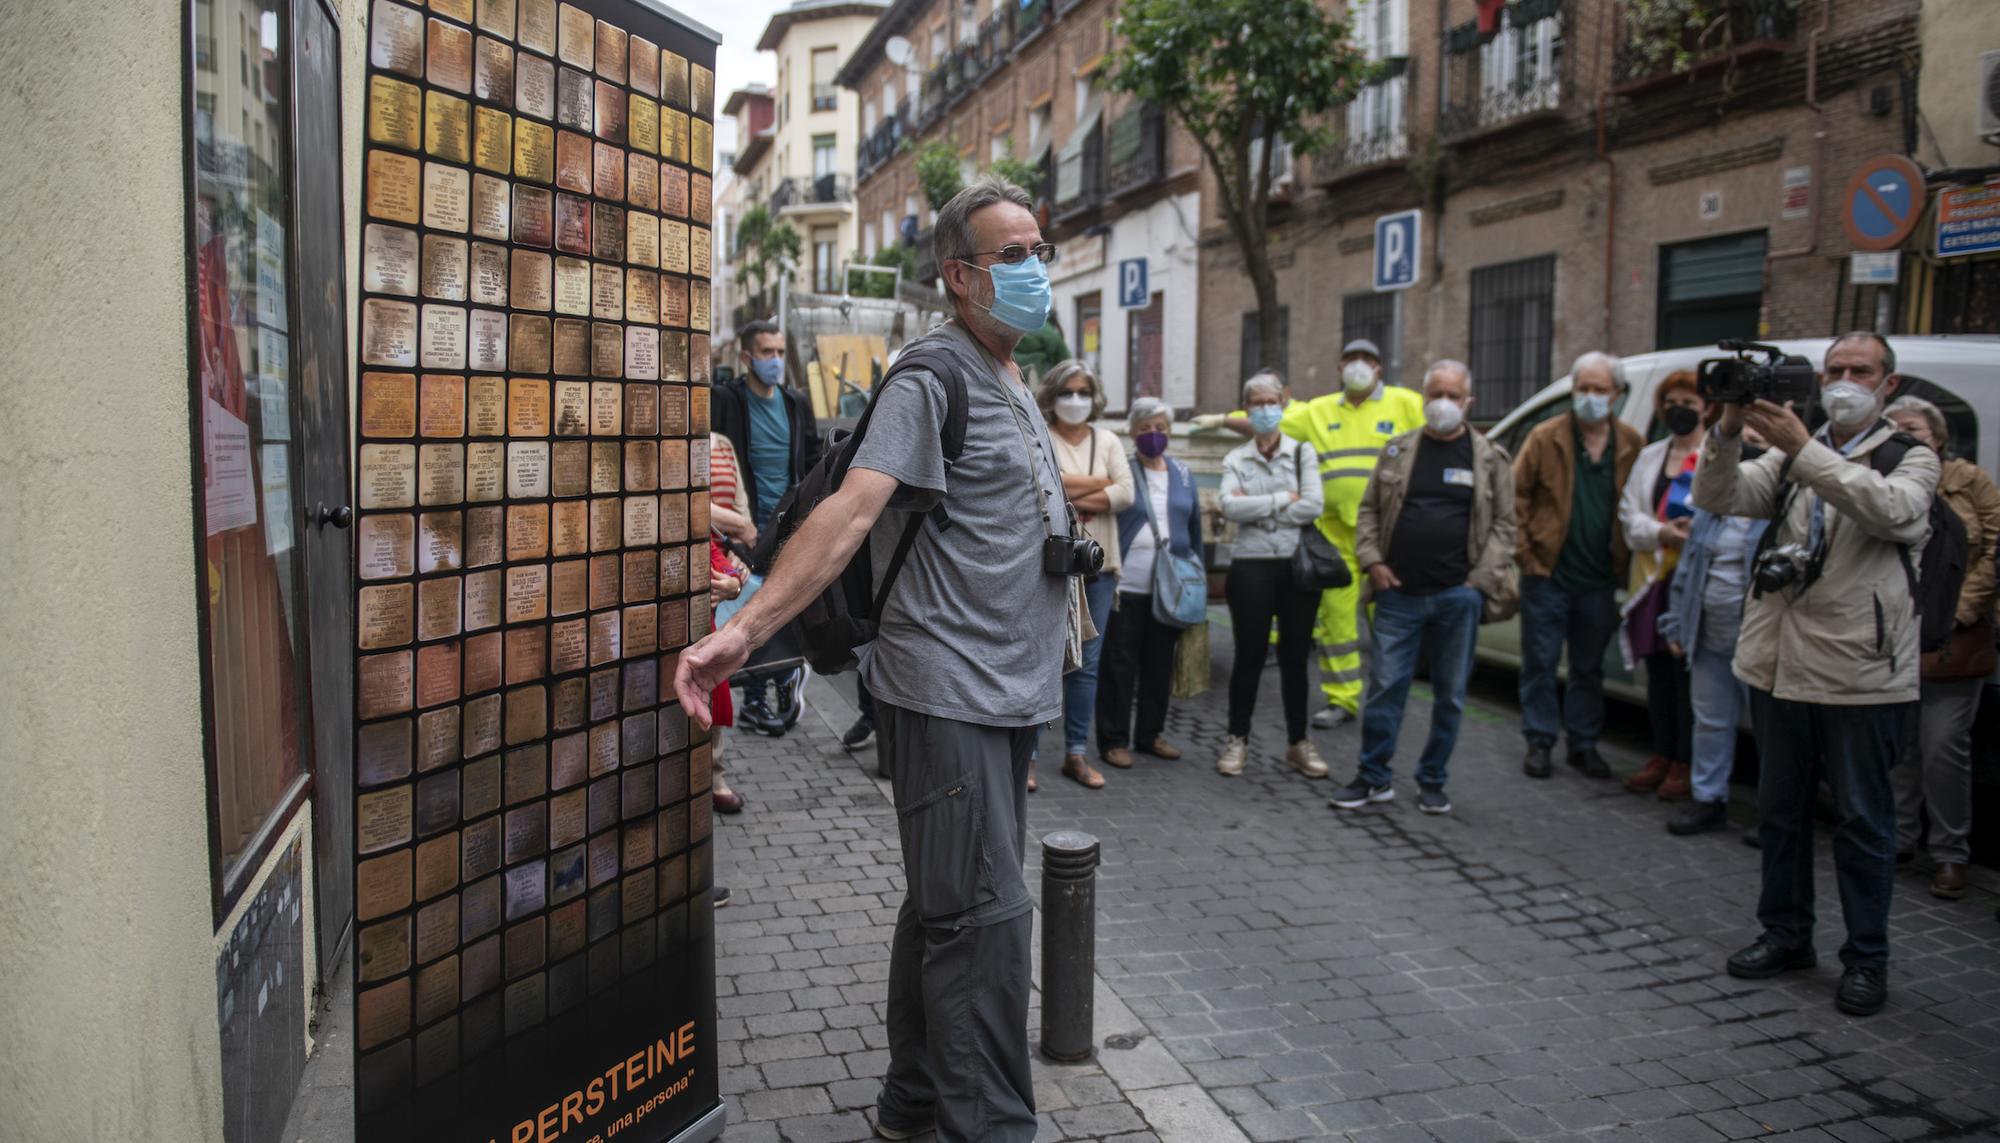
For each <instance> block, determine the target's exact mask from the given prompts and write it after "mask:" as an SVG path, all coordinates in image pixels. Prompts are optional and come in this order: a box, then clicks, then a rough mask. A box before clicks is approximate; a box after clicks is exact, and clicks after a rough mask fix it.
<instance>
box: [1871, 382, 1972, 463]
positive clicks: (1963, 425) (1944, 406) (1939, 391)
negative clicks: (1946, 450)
mask: <svg viewBox="0 0 2000 1143" xmlns="http://www.w3.org/2000/svg"><path fill="white" fill-rule="evenodd" d="M1902 377H1903V383H1902V385H1901V387H1899V388H1898V389H1897V390H1896V396H1897V397H1921V398H1922V399H1924V400H1926V401H1929V402H1930V403H1931V404H1933V405H1936V406H1937V407H1938V411H1939V412H1941V413H1943V414H1944V423H1945V427H1946V428H1948V429H1950V430H1951V455H1953V456H1962V457H1964V458H1965V459H1967V460H1969V461H1971V462H1972V463H1974V464H1978V463H1979V418H1978V417H1977V416H1975V415H1974V414H1973V412H1972V406H1971V405H1968V404H1966V402H1965V399H1964V398H1963V397H1960V396H1958V395H1957V394H1956V393H1953V392H1952V391H1951V390H1949V389H1946V388H1945V387H1944V386H1942V385H1939V384H1937V383H1936V382H1934V381H1926V380H1924V379H1923V378H1921V377H1912V376H1910V375H1909V374H1908V373H1905V374H1903V375H1902ZM1892 400H1893V398H1892Z"/></svg>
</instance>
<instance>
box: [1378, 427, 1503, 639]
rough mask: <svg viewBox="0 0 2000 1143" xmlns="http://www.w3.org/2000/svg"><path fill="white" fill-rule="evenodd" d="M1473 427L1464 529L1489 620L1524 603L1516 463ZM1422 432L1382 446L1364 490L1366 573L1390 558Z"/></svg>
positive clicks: (1474, 577)
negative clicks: (1517, 554)
mask: <svg viewBox="0 0 2000 1143" xmlns="http://www.w3.org/2000/svg"><path fill="white" fill-rule="evenodd" d="M1469 431H1472V493H1473V495H1472V526H1471V527H1470V528H1468V529H1467V530H1466V536H1465V546H1466V560H1467V562H1468V563H1469V564H1470V565H1471V567H1472V573H1471V574H1470V575H1468V576H1467V577H1466V581H1465V582H1466V583H1468V584H1470V585H1471V586H1472V587H1474V588H1476V589H1478V591H1479V594H1481V595H1483V596H1485V597H1486V612H1485V614H1484V615H1483V616H1482V617H1481V621H1482V622H1485V623H1498V622H1499V621H1501V620H1503V619H1506V618H1508V617H1509V616H1511V615H1513V614H1514V610H1515V608H1517V607H1519V606H1520V602H1521V581H1520V576H1519V573H1518V572H1517V571H1516V570H1515V567H1514V465H1513V462H1512V461H1511V460H1510V459H1509V458H1508V456H1507V450H1506V449H1504V448H1501V447H1500V446H1499V445H1497V444H1495V443H1493V442H1492V441H1490V440H1488V439H1486V436H1485V434H1483V433H1480V432H1477V431H1473V430H1469ZM1422 436H1423V430H1422V429H1415V430H1412V431H1410V432H1407V433H1404V434H1402V435H1401V436H1398V437H1392V438H1391V439H1390V441H1389V443H1388V444H1386V445H1384V446H1383V447H1382V459H1381V461H1379V462H1378V463H1377V464H1376V465H1375V473H1374V475H1372V476H1370V477H1369V478H1368V488H1367V490H1366V491H1364V492H1363V493H1362V494H1361V510H1360V514H1359V516H1358V518H1357V519H1356V520H1355V524H1354V563H1355V566H1356V567H1357V568H1360V569H1361V571H1362V573H1363V574H1366V572H1367V569H1368V568H1370V567H1373V566H1374V565H1376V564H1379V563H1387V562H1388V559H1389V541H1390V539H1391V538H1392V537H1394V536H1395V534H1396V520H1397V518H1398V517H1400V516H1401V515H1402V513H1403V497H1404V496H1406V495H1408V494H1409V491H1410V473H1411V472H1412V471H1413V470H1414V469H1415V468H1416V465H1417V442H1418V441H1419V440H1420V439H1421V438H1422Z"/></svg>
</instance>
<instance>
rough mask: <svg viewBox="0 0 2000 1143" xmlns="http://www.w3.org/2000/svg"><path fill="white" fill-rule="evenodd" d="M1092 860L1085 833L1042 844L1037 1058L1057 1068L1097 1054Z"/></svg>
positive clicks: (1063, 834)
mask: <svg viewBox="0 0 2000 1143" xmlns="http://www.w3.org/2000/svg"><path fill="white" fill-rule="evenodd" d="M1097 859H1098V846H1097V839H1096V838H1094V837H1092V836H1090V835H1089V834H1087V833H1079V832H1077V831H1075V830H1062V831H1060V832H1057V833H1052V834H1049V835H1048V836H1047V837H1044V838H1043V839H1042V1054H1043V1055H1044V1056H1047V1057H1048V1058H1049V1059H1051V1060H1055V1061H1056V1062H1058V1063H1065V1064H1074V1063H1080V1062H1082V1061H1084V1060H1088V1059H1090V1058H1091V1057H1092V1056H1094V1055H1096V1054H1097V1043H1096V1034H1095V1022H1094V1020H1093V1013H1092V1011H1091V1006H1092V1004H1093V997H1092V995H1091V981H1092V980H1093V979H1094V978H1095V974H1096V962H1097Z"/></svg>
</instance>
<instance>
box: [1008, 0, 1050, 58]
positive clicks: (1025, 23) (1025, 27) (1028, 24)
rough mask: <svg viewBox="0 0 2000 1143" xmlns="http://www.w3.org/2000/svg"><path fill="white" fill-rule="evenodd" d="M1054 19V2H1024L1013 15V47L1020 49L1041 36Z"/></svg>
mask: <svg viewBox="0 0 2000 1143" xmlns="http://www.w3.org/2000/svg"><path fill="white" fill-rule="evenodd" d="M1054 17H1055V0H1026V2H1025V3H1023V4H1022V5H1021V8H1020V10H1019V11H1018V12H1016V13H1015V14H1014V46H1015V47H1017V48H1018V47H1021V46H1023V45H1025V44H1026V43H1027V42H1028V41H1029V40H1032V39H1034V38H1035V37H1037V36H1039V35H1041V34H1042V32H1043V31H1044V30H1045V29H1046V28H1048V26H1049V24H1050V23H1052V22H1053V20H1054Z"/></svg>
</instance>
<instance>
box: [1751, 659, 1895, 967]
mask: <svg viewBox="0 0 2000 1143" xmlns="http://www.w3.org/2000/svg"><path fill="white" fill-rule="evenodd" d="M1750 713H1751V716H1752V717H1753V718H1754V719H1755V722H1756V727H1757V745H1758V747H1759V749H1760V750H1761V752H1762V755H1763V758H1762V762H1763V770H1762V773H1761V774H1760V775H1759V776H1758V779H1757V837H1758V840H1759V841H1760V842H1761V843H1762V845H1763V858H1764V891H1763V893H1762V894H1761V895H1759V896H1758V898H1757V920H1758V921H1759V922H1761V923H1762V924H1763V926H1764V933H1765V935H1766V936H1768V937H1770V938H1771V940H1772V942H1773V943H1774V944H1777V945H1778V946H1780V947H1782V948H1808V947H1810V946H1811V945H1812V943H1813V924H1814V916H1813V808H1814V805H1815V803H1816V802H1817V800H1818V794H1819V784H1820V782H1821V781H1822V780H1824V781H1825V782H1826V784H1827V787H1828V789H1829V790H1831V791H1832V793H1833V818H1834V825H1833V869H1834V881H1835V884H1837V885H1838V886H1839V887H1840V912H1841V916H1842V918H1843V919H1844V920H1846V922H1847V943H1846V944H1844V945H1842V946H1840V960H1841V963H1843V964H1845V965H1847V966H1849V967H1850V968H1851V967H1853V966H1855V965H1871V966H1880V965H1883V964H1886V963H1888V960H1889V898H1890V895H1891V893H1892V892H1893V891H1894V887H1895V881H1896V796H1895V793H1894V792H1893V790H1892V788H1891V785H1890V782H1889V768H1890V767H1891V766H1893V765H1895V762H1896V754H1897V751H1898V748H1899V747H1900V746H1901V744H1902V738H1903V720H1904V719H1905V718H1906V717H1911V716H1912V704H1910V703H1883V704H1880V705H1872V706H1830V705H1826V704H1823V703H1806V702H1793V701H1791V700H1789V699H1781V698H1776V697H1774V696H1773V695H1772V694H1771V693H1770V692H1768V691H1760V690H1755V689H1752V690H1751V692H1750Z"/></svg>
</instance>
